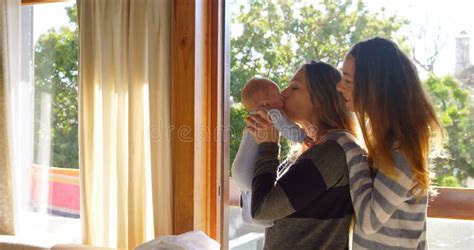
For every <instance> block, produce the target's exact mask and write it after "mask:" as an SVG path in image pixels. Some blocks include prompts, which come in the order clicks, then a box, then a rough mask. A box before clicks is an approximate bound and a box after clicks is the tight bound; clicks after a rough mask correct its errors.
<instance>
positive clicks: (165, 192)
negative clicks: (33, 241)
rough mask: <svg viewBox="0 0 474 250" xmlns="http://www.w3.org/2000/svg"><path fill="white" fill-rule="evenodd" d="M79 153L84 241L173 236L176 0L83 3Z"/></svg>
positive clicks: (121, 243) (109, 243)
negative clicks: (172, 92)
mask: <svg viewBox="0 0 474 250" xmlns="http://www.w3.org/2000/svg"><path fill="white" fill-rule="evenodd" d="M78 11H79V13H78V17H79V40H80V44H79V48H80V49H79V50H80V58H79V100H80V101H79V107H80V108H79V109H80V110H79V124H80V127H79V144H80V146H79V147H80V149H79V151H80V152H79V154H80V166H81V219H82V227H83V241H84V243H86V244H91V245H96V246H104V247H113V248H120V249H132V248H133V247H136V246H137V245H139V244H141V243H143V242H145V241H148V240H150V239H152V238H155V237H156V236H158V235H163V234H171V233H172V214H171V213H172V203H171V201H172V199H171V198H172V192H171V191H172V190H171V187H172V186H171V184H172V183H171V169H170V168H171V164H170V150H171V149H170V138H169V127H170V126H169V125H170V97H169V96H170V94H169V92H170V42H171V34H170V30H171V1H170V0H160V1H156V0H114V1H108V0H79V1H78Z"/></svg>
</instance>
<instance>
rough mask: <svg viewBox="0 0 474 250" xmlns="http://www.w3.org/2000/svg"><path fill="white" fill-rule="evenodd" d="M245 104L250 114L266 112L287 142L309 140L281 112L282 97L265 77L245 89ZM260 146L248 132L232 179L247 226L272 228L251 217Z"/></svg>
mask: <svg viewBox="0 0 474 250" xmlns="http://www.w3.org/2000/svg"><path fill="white" fill-rule="evenodd" d="M241 99H242V103H243V105H244V106H245V108H246V109H247V111H248V112H249V113H250V114H252V113H254V112H256V111H257V110H259V109H265V110H266V112H267V114H268V115H269V117H270V120H271V121H272V123H273V126H274V127H275V128H276V129H277V130H278V131H279V132H280V134H281V135H282V136H283V137H285V138H286V139H288V140H290V141H293V142H299V143H301V142H303V141H304V140H305V138H306V134H305V132H304V131H303V130H302V129H301V128H300V127H298V125H296V124H295V123H292V122H290V121H289V120H288V118H287V117H286V115H285V114H284V113H283V112H282V111H281V109H283V107H284V104H285V101H284V97H283V96H282V95H281V94H280V90H279V89H278V86H277V85H276V83H274V82H272V81H271V80H268V79H265V78H254V79H252V80H250V81H249V82H248V83H247V84H246V85H245V86H244V88H243V89H242V93H241ZM257 154H258V145H257V143H256V142H255V141H254V139H253V137H252V135H251V134H250V133H249V132H247V131H245V130H244V132H243V135H242V141H241V142H240V146H239V150H238V151H237V154H236V156H235V160H234V162H233V164H232V178H233V179H234V180H235V182H237V184H238V185H239V186H240V189H241V191H242V193H241V201H242V217H243V220H244V221H245V222H247V223H251V224H258V225H261V226H265V227H268V226H273V221H260V220H255V219H253V218H252V216H251V213H250V211H251V200H252V196H251V190H252V179H253V172H254V169H255V162H256V160H257Z"/></svg>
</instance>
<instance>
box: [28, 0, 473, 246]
mask: <svg viewBox="0 0 474 250" xmlns="http://www.w3.org/2000/svg"><path fill="white" fill-rule="evenodd" d="M71 1H72V0H22V5H24V6H28V5H36V4H46V3H59V2H71ZM172 9H173V10H172V48H171V58H172V60H171V83H172V85H171V93H170V94H171V125H172V128H174V129H173V130H172V133H171V134H172V137H171V140H172V159H173V162H172V167H173V193H174V196H173V233H174V234H179V233H183V232H186V231H191V230H203V231H204V232H205V233H207V234H208V235H210V236H211V237H212V238H214V239H216V240H217V241H219V242H220V243H221V248H222V249H227V248H228V221H229V219H228V207H229V171H228V170H229V165H230V163H229V155H230V129H229V128H230V102H229V96H230V47H229V44H230V16H229V11H228V4H227V1H225V0H224V1H220V0H174V1H173V7H172ZM188 128H189V129H188ZM203 131H204V133H203ZM183 132H184V133H186V136H192V137H193V138H194V139H193V140H191V141H187V140H182V139H180V136H182V135H180V133H183ZM437 190H438V192H439V195H438V196H437V197H435V198H434V199H433V198H430V203H429V207H428V216H429V217H434V218H450V219H467V220H474V202H472V201H473V200H474V189H462V188H443V187H440V188H437ZM233 191H234V192H235V191H236V190H233ZM237 192H238V191H237Z"/></svg>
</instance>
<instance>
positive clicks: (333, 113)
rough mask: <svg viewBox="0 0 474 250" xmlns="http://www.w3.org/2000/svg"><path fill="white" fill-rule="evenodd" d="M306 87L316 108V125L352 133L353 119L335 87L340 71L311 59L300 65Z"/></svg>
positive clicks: (338, 80) (353, 129)
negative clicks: (305, 80) (305, 79)
mask: <svg viewBox="0 0 474 250" xmlns="http://www.w3.org/2000/svg"><path fill="white" fill-rule="evenodd" d="M302 68H303V69H304V72H305V76H306V78H307V85H308V86H307V89H308V92H309V94H310V97H311V102H312V103H313V105H314V107H315V110H316V119H317V120H318V123H319V124H318V125H320V126H324V128H325V129H328V130H329V129H345V130H348V131H350V132H351V133H353V134H354V132H355V119H354V117H353V115H352V114H351V112H350V111H349V110H348V109H347V108H346V106H345V104H344V100H343V99H342V98H341V95H340V94H339V92H338V91H337V89H336V85H337V84H338V83H339V82H340V81H341V79H342V76H341V73H340V72H339V71H338V70H337V69H336V68H335V67H333V66H332V65H330V64H327V63H324V62H316V61H311V62H310V63H307V64H304V65H303V66H302Z"/></svg>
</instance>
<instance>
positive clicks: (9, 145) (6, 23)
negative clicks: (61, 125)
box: [0, 0, 21, 235]
mask: <svg viewBox="0 0 474 250" xmlns="http://www.w3.org/2000/svg"><path fill="white" fill-rule="evenodd" d="M19 30H20V0H0V234H8V235H13V234H14V233H15V219H14V214H15V213H14V208H15V205H14V203H13V197H14V193H13V192H14V189H13V181H12V180H13V178H12V177H13V175H14V173H13V165H14V162H13V159H14V157H13V153H14V149H13V147H14V145H13V138H14V137H13V134H14V131H13V126H12V118H13V117H12V114H13V112H14V108H17V107H16V106H14V103H13V101H15V98H14V97H12V94H14V93H16V91H15V90H17V89H18V88H19V86H20V85H21V84H20V47H19V44H20V32H19Z"/></svg>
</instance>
